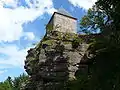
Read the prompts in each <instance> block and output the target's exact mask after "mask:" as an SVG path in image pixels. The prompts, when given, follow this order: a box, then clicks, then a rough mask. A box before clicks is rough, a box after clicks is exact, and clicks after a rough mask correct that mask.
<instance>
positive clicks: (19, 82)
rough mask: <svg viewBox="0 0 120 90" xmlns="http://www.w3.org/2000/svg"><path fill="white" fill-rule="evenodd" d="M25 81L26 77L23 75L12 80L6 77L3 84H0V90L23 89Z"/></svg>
mask: <svg viewBox="0 0 120 90" xmlns="http://www.w3.org/2000/svg"><path fill="white" fill-rule="evenodd" d="M27 80H28V76H27V75H26V74H24V73H23V74H21V75H20V76H18V77H15V78H14V79H12V78H11V77H10V76H8V78H7V79H6V80H5V81H4V82H0V90H20V89H22V87H24V85H25V84H26V82H27Z"/></svg>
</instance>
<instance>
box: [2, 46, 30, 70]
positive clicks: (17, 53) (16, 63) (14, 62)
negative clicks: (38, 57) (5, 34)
mask: <svg viewBox="0 0 120 90" xmlns="http://www.w3.org/2000/svg"><path fill="white" fill-rule="evenodd" d="M29 48H30V47H28V48H26V49H19V48H18V47H17V46H16V45H5V46H4V47H0V53H1V54H4V55H6V56H7V57H8V58H7V59H6V58H3V57H0V65H2V66H3V65H4V66H5V67H2V68H4V69H5V68H10V67H20V68H23V66H24V60H25V59H26V55H27V50H28V49H29ZM6 66H9V67H6Z"/></svg>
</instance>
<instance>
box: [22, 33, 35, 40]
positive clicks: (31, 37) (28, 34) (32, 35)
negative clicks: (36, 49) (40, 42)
mask: <svg viewBox="0 0 120 90" xmlns="http://www.w3.org/2000/svg"><path fill="white" fill-rule="evenodd" d="M23 36H25V37H24V39H25V40H33V39H34V38H35V36H34V34H33V33H32V32H27V33H24V35H23Z"/></svg>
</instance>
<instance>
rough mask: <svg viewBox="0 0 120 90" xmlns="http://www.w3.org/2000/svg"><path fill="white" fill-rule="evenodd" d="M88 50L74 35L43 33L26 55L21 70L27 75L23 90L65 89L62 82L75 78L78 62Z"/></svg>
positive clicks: (81, 40)
mask: <svg viewBox="0 0 120 90" xmlns="http://www.w3.org/2000/svg"><path fill="white" fill-rule="evenodd" d="M88 47H89V44H88V43H87V42H86V41H84V40H83V39H81V38H79V37H78V35H76V34H71V33H60V32H54V31H52V32H50V33H49V34H46V35H45V37H44V38H43V39H42V40H41V41H40V42H39V44H38V45H36V47H35V48H32V49H30V50H29V51H28V55H27V56H26V60H25V70H26V72H27V73H28V75H29V76H30V78H29V83H28V84H27V85H26V90H66V89H67V88H66V87H65V86H66V83H67V82H68V81H69V80H74V79H76V77H75V73H76V71H77V70H78V67H79V65H80V64H79V63H80V62H81V60H82V59H85V58H84V57H85V56H88V55H89V54H88ZM89 56H90V55H89Z"/></svg>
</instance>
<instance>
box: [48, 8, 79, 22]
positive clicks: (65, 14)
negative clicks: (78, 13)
mask: <svg viewBox="0 0 120 90" xmlns="http://www.w3.org/2000/svg"><path fill="white" fill-rule="evenodd" d="M55 13H57V14H60V15H63V16H66V17H69V18H72V19H75V20H77V18H74V17H73V16H72V15H71V14H70V13H68V12H67V11H66V10H65V9H63V8H60V9H58V11H57V12H54V14H53V15H52V17H51V19H50V20H49V22H48V24H49V23H50V22H51V20H52V19H53V17H54V15H55Z"/></svg>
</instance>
